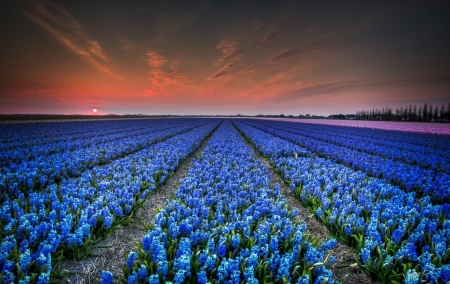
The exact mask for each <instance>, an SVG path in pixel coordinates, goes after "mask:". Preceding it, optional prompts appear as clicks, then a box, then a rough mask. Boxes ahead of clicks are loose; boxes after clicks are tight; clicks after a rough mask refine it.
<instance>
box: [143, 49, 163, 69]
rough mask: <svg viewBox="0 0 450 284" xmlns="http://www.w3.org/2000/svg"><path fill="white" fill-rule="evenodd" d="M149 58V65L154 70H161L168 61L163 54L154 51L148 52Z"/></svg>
mask: <svg viewBox="0 0 450 284" xmlns="http://www.w3.org/2000/svg"><path fill="white" fill-rule="evenodd" d="M147 56H148V57H147V63H148V65H149V66H150V67H152V68H160V67H162V66H163V65H164V64H165V63H166V61H167V60H166V59H165V58H164V56H163V55H162V54H158V53H156V52H154V51H150V50H149V51H147Z"/></svg>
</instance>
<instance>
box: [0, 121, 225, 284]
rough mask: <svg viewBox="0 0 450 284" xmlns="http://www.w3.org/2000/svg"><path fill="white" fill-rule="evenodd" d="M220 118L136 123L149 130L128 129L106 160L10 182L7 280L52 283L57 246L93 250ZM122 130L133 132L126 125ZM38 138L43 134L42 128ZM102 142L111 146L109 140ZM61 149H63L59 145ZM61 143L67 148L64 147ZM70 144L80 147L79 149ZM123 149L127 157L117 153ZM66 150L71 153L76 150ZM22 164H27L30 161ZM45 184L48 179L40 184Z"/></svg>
mask: <svg viewBox="0 0 450 284" xmlns="http://www.w3.org/2000/svg"><path fill="white" fill-rule="evenodd" d="M219 122H220V121H219V120H197V121H190V120H186V121H183V120H179V121H178V122H175V123H174V122H169V121H166V122H165V123H166V124H165V123H163V124H162V125H157V124H156V123H155V124H151V125H153V126H152V127H150V128H151V131H150V132H146V127H145V124H144V125H139V123H138V125H137V126H136V131H141V132H142V131H143V132H142V133H141V134H142V135H141V136H139V135H138V136H137V137H136V139H135V140H132V139H131V138H130V137H129V136H126V137H128V138H129V139H131V140H127V139H128V138H126V139H125V138H123V140H119V141H115V142H114V147H112V148H111V149H110V150H111V151H113V152H111V153H109V152H108V151H109V150H108V151H101V153H102V158H101V160H98V161H97V162H95V163H91V164H90V166H89V167H90V168H89V169H88V168H76V169H75V168H72V167H69V169H67V168H64V167H62V168H60V170H62V171H63V172H65V173H66V174H64V175H59V176H58V180H59V181H56V180H53V182H49V180H47V179H46V178H42V177H41V178H40V179H36V178H35V179H34V180H32V182H33V184H31V183H30V184H29V187H27V188H24V187H22V186H15V187H13V188H9V187H8V189H6V190H2V192H4V194H3V195H2V207H1V208H0V221H1V223H2V224H3V226H4V227H3V228H4V229H3V232H2V236H1V239H2V242H1V248H0V270H1V271H2V281H3V282H4V283H8V282H10V281H9V280H10V279H12V278H11V277H13V278H14V277H15V279H16V280H18V281H19V280H24V281H25V280H26V279H29V281H30V282H31V283H34V282H36V281H37V282H39V283H47V282H48V281H49V279H50V272H51V269H52V254H54V253H56V252H58V251H61V250H63V251H64V252H65V254H68V255H70V254H72V255H73V256H72V257H74V258H82V257H84V256H86V255H85V254H83V249H82V248H83V246H84V245H85V243H86V242H88V240H89V239H91V238H95V237H99V236H104V235H106V234H108V233H109V232H110V231H111V230H112V229H114V224H115V222H118V219H126V218H127V215H129V214H131V211H132V210H133V208H135V207H136V206H139V204H140V203H142V202H143V200H145V199H146V197H147V195H148V194H149V193H150V191H152V190H154V189H155V188H156V187H157V186H158V185H159V184H160V183H162V182H164V180H165V178H167V176H169V175H170V174H171V173H172V172H173V171H174V170H175V169H176V167H177V165H178V164H179V163H180V161H182V160H183V159H184V158H185V157H186V156H188V155H189V153H191V152H192V151H193V150H194V149H195V148H197V147H198V146H199V145H200V142H201V141H202V140H203V139H204V138H205V137H206V136H207V135H208V134H209V133H211V131H212V130H213V129H214V128H215V127H216V126H217V125H218V124H219ZM127 125H128V124H127ZM127 125H125V126H124V127H125V128H126V126H127ZM139 129H140V130H139ZM97 130H98V131H101V130H100V129H97ZM113 130H114V128H113V127H112V128H111V129H109V130H108V128H107V129H106V130H105V131H106V132H105V134H108V131H111V135H112V137H109V139H112V140H114V139H113V138H114V137H116V138H117V137H118V136H116V134H117V132H116V131H113ZM66 131H71V130H69V129H66ZM122 132H126V129H123V130H122ZM124 134H125V133H124ZM132 134H133V131H131V135H132ZM11 136H12V137H13V138H14V137H15V136H14V135H11ZM82 137H83V136H82ZM139 137H141V138H142V139H141V138H139ZM60 138H61V139H63V138H62V137H60ZM30 139H31V138H30ZM35 139H39V136H38V135H37V134H36V137H35ZM49 139H50V138H49ZM55 139H56V138H55ZM68 139H69V140H70V135H69V138H68ZM81 139H83V138H81ZM105 139H108V138H105ZM56 140H57V139H56ZM44 141H45V139H44ZM130 141H131V142H130ZM41 142H42V141H41ZM121 142H122V143H121ZM28 143H29V144H30V145H36V147H37V146H38V145H40V144H39V142H38V141H34V142H31V141H28ZM55 143H57V142H55ZM57 144H58V143H57ZM94 144H95V143H94ZM26 145H27V144H25V146H26ZM58 145H59V144H58ZM98 145H103V146H102V147H105V146H104V144H101V143H100V144H98ZM78 146H79V147H81V148H80V149H78V150H80V151H81V150H83V149H84V150H86V149H88V148H86V147H88V146H87V145H85V144H83V143H81V144H80V145H78ZM55 147H56V146H55ZM74 147H75V146H74ZM83 147H84V148H83ZM108 149H109V148H108ZM84 150H83V151H84ZM54 151H55V152H57V151H56V148H55V150H54ZM61 151H62V152H61V153H62V154H61V155H63V156H64V155H65V154H64V153H65V152H64V150H63V149H62V150H61ZM86 151H88V152H89V151H93V150H92V149H91V150H86ZM25 152H26V151H25ZM43 152H44V153H46V152H45V151H43ZM69 152H71V153H72V152H73V153H76V151H75V150H70V151H69ZM94 152H95V151H94ZM56 154H57V153H54V155H56ZM117 155H119V156H122V155H124V157H121V158H117ZM64 157H65V159H68V156H64ZM32 160H33V158H30V161H32ZM99 161H100V162H99ZM70 162H75V165H76V166H80V164H79V163H83V162H82V161H80V160H76V159H74V160H71V161H70ZM98 162H99V163H100V164H98ZM33 163H34V162H33ZM33 163H32V164H33ZM12 168H14V167H12ZM21 169H23V170H27V168H26V167H25V166H24V167H23V168H21ZM72 170H73V171H79V173H78V174H77V175H75V176H71V174H67V173H68V171H72ZM18 176H21V175H18ZM9 177H10V175H2V176H1V178H2V183H0V186H6V185H7V183H5V182H4V181H5V178H6V179H8V178H9ZM14 184H17V183H14ZM41 184H45V185H44V186H43V187H42V188H37V187H40V186H41ZM19 185H20V184H19ZM96 234H97V235H96ZM97 239H98V238H97ZM15 263H17V265H16V264H15ZM10 264H12V265H10ZM161 269H163V266H162V267H161ZM105 275H106V274H105ZM144 275H145V276H144ZM107 276H108V275H106V276H105V277H107ZM136 277H137V278H136V279H141V278H144V277H147V274H146V270H144V269H143V268H142V267H140V270H139V268H138V271H137V272H136ZM108 279H109V278H108Z"/></svg>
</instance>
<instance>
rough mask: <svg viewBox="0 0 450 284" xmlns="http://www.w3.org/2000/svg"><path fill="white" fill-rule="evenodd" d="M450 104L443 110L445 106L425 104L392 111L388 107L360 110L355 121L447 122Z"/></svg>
mask: <svg viewBox="0 0 450 284" xmlns="http://www.w3.org/2000/svg"><path fill="white" fill-rule="evenodd" d="M449 115H450V103H449V104H448V106H447V109H445V104H442V106H441V107H439V106H437V105H436V106H434V108H433V106H432V105H431V104H427V103H425V104H424V105H423V106H419V108H417V106H416V105H414V106H411V105H409V107H407V106H406V107H400V108H397V109H396V110H395V111H393V110H392V109H391V108H390V107H387V108H383V109H372V110H361V111H357V112H356V119H359V120H397V121H435V122H449V120H450V118H449Z"/></svg>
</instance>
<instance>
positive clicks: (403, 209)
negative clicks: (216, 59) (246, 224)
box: [235, 121, 450, 283]
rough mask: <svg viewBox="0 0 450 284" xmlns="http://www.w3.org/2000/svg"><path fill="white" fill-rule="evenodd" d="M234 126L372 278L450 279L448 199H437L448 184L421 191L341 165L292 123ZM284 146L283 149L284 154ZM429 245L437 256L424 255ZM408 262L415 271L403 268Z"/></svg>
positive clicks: (330, 151) (326, 146)
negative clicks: (352, 250) (448, 265)
mask: <svg viewBox="0 0 450 284" xmlns="http://www.w3.org/2000/svg"><path fill="white" fill-rule="evenodd" d="M235 124H236V125H237V126H238V128H239V129H240V130H241V131H242V132H243V133H244V134H245V135H246V137H247V138H248V139H249V140H250V141H251V142H252V143H253V144H254V145H255V147H256V148H257V149H258V150H259V151H260V152H261V153H263V154H264V155H265V156H266V157H267V158H268V159H269V160H270V161H271V163H273V165H274V166H275V167H276V168H277V170H279V171H280V172H281V174H282V176H283V178H284V179H285V180H286V181H287V182H289V183H290V185H291V189H292V191H293V193H294V194H295V195H296V196H297V198H298V199H299V200H300V201H301V202H302V203H303V204H305V205H307V206H311V207H313V209H314V212H315V213H316V216H317V217H318V218H319V219H320V220H322V221H323V222H324V224H325V225H326V226H327V227H328V228H329V229H330V230H331V231H332V232H333V233H334V234H336V235H337V236H338V237H339V238H340V239H341V240H343V241H344V242H346V243H347V244H348V245H350V246H353V247H355V248H356V249H357V250H358V251H359V252H360V254H359V262H360V266H361V267H362V268H363V269H365V270H366V272H367V273H368V274H369V276H371V277H373V278H374V279H379V280H381V281H382V282H390V281H391V280H393V279H394V280H396V281H406V280H408V281H410V282H411V283H414V281H415V280H416V279H417V281H419V280H425V281H431V282H433V281H432V280H434V281H436V280H437V279H438V280H442V279H448V276H447V270H446V267H445V265H443V264H445V263H448V261H449V256H448V254H446V252H447V251H448V248H449V247H448V242H447V241H446V240H447V239H448V236H449V235H450V230H449V229H448V228H449V221H448V218H449V217H450V214H449V210H448V208H449V204H448V203H445V202H444V200H445V199H442V198H439V199H438V198H436V197H438V196H444V195H445V194H446V192H447V191H448V190H447V188H446V187H439V188H438V190H437V191H436V192H435V193H434V194H429V195H430V196H427V195H425V196H423V197H418V196H417V194H416V193H415V192H411V190H408V189H407V188H404V187H400V186H397V185H393V184H391V183H389V181H386V180H383V179H379V178H375V177H370V176H368V175H367V174H366V173H365V172H362V171H354V170H353V169H352V168H351V167H346V166H345V165H342V164H340V163H336V162H335V160H336V159H335V156H334V154H333V151H334V149H336V146H335V144H333V143H328V142H321V141H319V140H314V142H313V141H309V140H307V138H305V137H307V136H308V135H309V134H308V135H306V134H305V135H303V134H302V135H298V134H297V133H300V130H299V129H297V128H295V129H294V127H293V126H292V125H285V124H282V123H280V122H277V123H272V122H260V121H258V122H255V121H239V122H235ZM296 127H299V126H296ZM281 129H284V130H281ZM308 131H309V129H308V128H307V129H306V130H305V132H306V133H308ZM311 131H312V130H311ZM300 136H301V137H302V140H301V139H300ZM303 138H304V139H303ZM442 139H447V138H442ZM331 140H332V139H331ZM269 141H270V142H269ZM305 141H309V142H305ZM323 141H325V139H324V140H323ZM316 142H317V143H316ZM313 143H315V146H316V145H317V144H320V143H322V144H323V145H324V146H323V147H322V148H321V149H322V150H323V151H322V150H320V151H310V150H309V146H307V147H305V148H302V149H301V150H300V152H302V153H303V155H302V156H300V157H296V156H295V155H294V154H295V153H297V152H299V149H298V147H299V146H301V145H305V144H308V145H312V144H313ZM380 143H381V142H380ZM315 146H311V147H315ZM289 147H291V148H290V149H291V150H289ZM440 147H445V146H443V145H441V146H440ZM280 148H282V149H286V150H284V152H283V153H280V151H279V149H280ZM350 153H351V151H350ZM363 154H364V153H363ZM328 157H329V158H328ZM359 157H364V155H359V156H356V155H355V156H351V157H349V158H350V159H352V160H353V161H354V162H356V163H358V160H357V159H358V158H359ZM361 159H362V161H364V158H361ZM369 166H370V165H369ZM417 190H419V192H421V193H424V192H423V191H420V188H417ZM434 202H435V203H434ZM442 202H444V203H442ZM428 251H430V253H431V254H432V255H433V258H430V257H427V254H429V253H428ZM421 262H422V263H421ZM419 263H421V264H420V265H418V264H419ZM388 265H389V266H390V267H391V269H393V270H395V271H396V272H397V275H403V276H404V277H406V278H403V279H402V278H398V279H395V278H390V277H393V276H392V275H394V274H393V273H391V272H390V270H385V267H387V266H388ZM408 265H410V266H411V265H412V266H415V267H418V269H417V270H408V271H404V270H402V269H404V267H408ZM444 267H445V268H444ZM416 276H417V277H416ZM394 277H395V276H394Z"/></svg>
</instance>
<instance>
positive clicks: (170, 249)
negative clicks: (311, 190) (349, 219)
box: [124, 121, 336, 283]
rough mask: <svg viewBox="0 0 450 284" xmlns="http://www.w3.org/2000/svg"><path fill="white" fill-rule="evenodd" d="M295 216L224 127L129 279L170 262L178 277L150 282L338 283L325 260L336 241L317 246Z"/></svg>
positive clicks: (171, 274)
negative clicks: (299, 281) (294, 271)
mask: <svg viewBox="0 0 450 284" xmlns="http://www.w3.org/2000/svg"><path fill="white" fill-rule="evenodd" d="M295 215H296V211H290V210H288V208H287V204H286V200H285V199H284V197H282V196H280V195H279V186H278V185H277V186H275V188H270V187H269V172H268V171H267V169H266V168H265V167H264V165H263V164H262V163H261V162H260V161H258V160H257V159H256V157H255V156H254V154H253V152H252V150H251V149H250V148H249V147H248V146H247V145H246V143H245V142H244V141H243V139H242V137H241V136H240V135H239V134H238V132H237V131H236V129H234V127H233V126H232V125H231V123H230V122H229V121H225V122H223V123H222V125H221V126H220V127H219V129H218V130H217V131H216V132H215V133H214V134H213V135H212V138H211V140H210V141H209V142H208V144H207V145H206V147H205V149H204V150H203V152H202V153H201V158H200V159H195V160H194V165H193V166H192V167H191V168H190V169H189V171H188V174H187V176H186V177H185V178H183V179H182V180H181V181H180V185H179V187H178V189H177V190H176V192H175V198H174V199H170V200H168V201H166V204H165V206H164V208H162V209H161V210H160V211H159V212H158V213H157V215H156V219H155V224H154V226H153V229H152V230H150V231H148V233H147V234H146V236H144V238H143V239H142V243H141V244H140V246H139V247H140V248H141V250H140V251H137V254H138V255H139V258H138V259H137V260H136V261H135V262H133V263H134V264H133V266H132V268H131V269H129V265H128V263H129V261H128V260H127V265H125V267H124V269H125V270H126V275H125V276H126V277H130V276H132V275H134V274H135V273H136V271H137V270H138V268H139V266H140V265H141V264H143V265H145V266H146V267H147V268H148V269H149V272H150V273H149V275H155V274H156V272H157V271H156V270H157V269H158V268H159V267H160V266H161V265H163V264H164V263H167V262H168V263H169V266H170V267H172V268H173V269H172V271H168V273H166V274H163V273H161V274H157V275H159V278H158V279H156V277H155V276H149V277H148V281H155V283H157V282H156V281H160V283H161V282H166V281H173V282H174V283H185V282H186V281H188V282H190V283H191V282H192V283H194V282H198V283H208V282H212V281H214V280H217V281H219V282H228V283H241V282H242V281H244V282H246V283H258V281H259V282H261V281H263V279H264V278H265V277H269V278H270V279H272V280H273V281H282V279H285V280H286V281H290V282H296V281H297V280H298V279H299V277H303V279H306V278H305V277H311V279H313V280H317V279H319V280H320V279H322V280H325V279H328V280H327V281H325V282H326V283H334V280H333V274H332V273H331V271H330V270H329V269H328V268H329V265H330V264H331V263H328V262H327V261H325V259H326V255H327V252H328V251H329V250H330V249H331V248H332V247H333V246H334V245H335V244H336V241H335V240H330V241H328V242H326V243H324V244H322V245H321V246H320V247H315V246H314V245H313V244H312V243H311V241H310V240H309V239H308V237H307V236H306V234H305V233H306V227H305V225H304V224H303V223H296V222H294V221H293V218H294V217H295ZM301 247H304V248H305V249H302V250H300V248H301ZM160 256H161V257H160ZM128 259H130V258H128ZM329 259H330V258H329ZM331 259H332V257H331ZM133 260H134V258H133ZM266 261H267V263H268V264H267V265H264V262H266ZM313 265H315V268H314V269H313ZM298 266H300V267H302V268H301V269H299V268H298ZM295 267H297V268H296V270H297V273H295V274H294V273H293V269H294V268H295ZM155 268H156V270H155ZM152 269H153V270H152ZM192 271H194V272H195V273H192ZM312 272H313V273H312ZM310 274H311V275H310ZM302 275H303V276H302ZM308 279H309V278H308ZM317 281H318V280H317Z"/></svg>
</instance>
